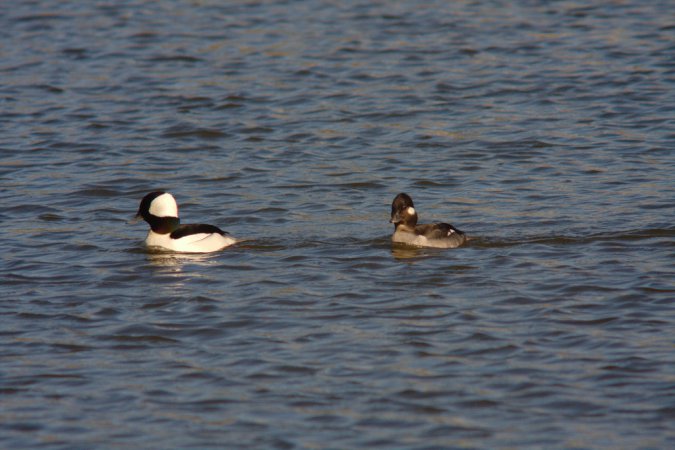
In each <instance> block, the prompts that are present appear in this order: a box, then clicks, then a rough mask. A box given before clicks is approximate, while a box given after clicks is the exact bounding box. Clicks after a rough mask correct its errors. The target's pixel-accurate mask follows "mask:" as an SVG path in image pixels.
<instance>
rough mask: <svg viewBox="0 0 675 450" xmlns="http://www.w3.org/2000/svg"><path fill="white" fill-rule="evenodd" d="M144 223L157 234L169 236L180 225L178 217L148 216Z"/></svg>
mask: <svg viewBox="0 0 675 450" xmlns="http://www.w3.org/2000/svg"><path fill="white" fill-rule="evenodd" d="M145 221H146V222H148V224H150V228H151V229H152V231H154V232H155V233H157V234H169V233H171V232H173V231H174V230H175V229H176V228H178V226H179V225H180V219H179V218H178V217H157V216H153V215H152V214H148V217H145Z"/></svg>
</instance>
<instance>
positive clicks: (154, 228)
mask: <svg viewBox="0 0 675 450" xmlns="http://www.w3.org/2000/svg"><path fill="white" fill-rule="evenodd" d="M136 217H142V218H143V220H145V221H146V222H148V224H149V225H150V231H149V232H148V236H147V237H146V238H145V243H146V245H147V246H148V247H160V248H162V249H164V250H173V251H174V252H182V253H209V252H215V251H218V250H220V249H223V248H225V247H227V246H228V245H232V244H234V243H235V242H236V241H235V239H234V238H232V237H230V236H228V235H227V232H225V231H223V230H221V229H220V228H218V227H216V226H213V225H202V224H186V225H181V223H180V219H179V218H178V205H177V204H176V200H175V199H174V198H173V195H171V194H169V193H168V192H162V191H157V192H151V193H149V194H148V195H146V196H145V197H143V200H141V205H140V206H139V207H138V212H137V213H136Z"/></svg>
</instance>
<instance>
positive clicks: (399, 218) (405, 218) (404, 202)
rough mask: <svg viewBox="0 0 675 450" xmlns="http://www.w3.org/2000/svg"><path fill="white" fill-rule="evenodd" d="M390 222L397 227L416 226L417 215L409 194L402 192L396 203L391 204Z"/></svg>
mask: <svg viewBox="0 0 675 450" xmlns="http://www.w3.org/2000/svg"><path fill="white" fill-rule="evenodd" d="M389 222H390V223H393V224H395V225H398V224H399V223H405V224H407V225H411V226H413V227H414V226H415V224H416V223H417V213H416V212H415V205H413V201H412V198H410V196H409V195H408V194H406V193H403V192H401V193H400V194H398V195H397V196H396V198H394V201H393V202H392V203H391V220H390V221H389Z"/></svg>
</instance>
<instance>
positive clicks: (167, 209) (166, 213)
mask: <svg viewBox="0 0 675 450" xmlns="http://www.w3.org/2000/svg"><path fill="white" fill-rule="evenodd" d="M150 214H152V215H153V216H157V217H178V205H177V204H176V200H175V199H174V198H173V195H171V194H169V193H168V192H165V193H164V194H162V195H160V196H158V197H156V198H155V199H154V200H153V201H152V202H151V203H150Z"/></svg>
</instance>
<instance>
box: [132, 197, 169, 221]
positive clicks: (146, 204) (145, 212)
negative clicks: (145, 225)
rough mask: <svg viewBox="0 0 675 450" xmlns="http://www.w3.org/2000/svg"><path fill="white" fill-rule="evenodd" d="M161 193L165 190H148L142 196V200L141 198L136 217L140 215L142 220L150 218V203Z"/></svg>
mask: <svg viewBox="0 0 675 450" xmlns="http://www.w3.org/2000/svg"><path fill="white" fill-rule="evenodd" d="M162 194H166V192H164V191H155V192H150V193H149V194H147V195H146V196H145V197H143V200H141V204H140V205H139V206H138V212H137V213H136V217H142V218H143V220H145V221H146V222H147V221H148V220H149V218H150V205H151V204H152V201H153V200H154V199H156V198H157V197H159V196H160V195H162Z"/></svg>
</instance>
